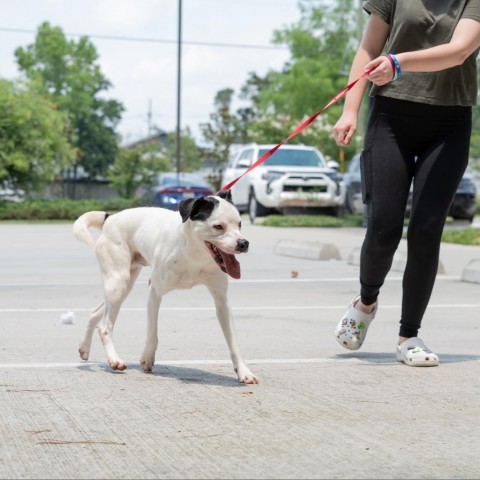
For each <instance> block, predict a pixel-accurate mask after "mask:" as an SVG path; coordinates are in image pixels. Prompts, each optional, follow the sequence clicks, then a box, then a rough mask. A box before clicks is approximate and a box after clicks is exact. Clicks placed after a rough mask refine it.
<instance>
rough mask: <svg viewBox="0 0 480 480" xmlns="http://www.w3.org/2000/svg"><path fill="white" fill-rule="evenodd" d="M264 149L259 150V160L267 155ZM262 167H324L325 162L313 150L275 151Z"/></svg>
mask: <svg viewBox="0 0 480 480" xmlns="http://www.w3.org/2000/svg"><path fill="white" fill-rule="evenodd" d="M267 152H268V150H267V149H266V148H265V149H263V148H261V149H259V152H258V153H259V158H260V157H261V156H262V155H264V154H265V153H267ZM264 165H269V166H287V165H288V166H296V167H326V164H325V161H324V160H323V158H322V157H320V155H319V154H318V153H317V152H316V151H315V150H303V149H298V150H295V149H284V150H282V149H281V148H280V149H279V150H277V151H276V152H275V153H274V154H273V155H272V156H271V157H269V158H267V160H265V163H264Z"/></svg>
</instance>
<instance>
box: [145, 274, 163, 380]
mask: <svg viewBox="0 0 480 480" xmlns="http://www.w3.org/2000/svg"><path fill="white" fill-rule="evenodd" d="M161 301H162V294H161V293H160V292H158V291H157V290H156V289H155V287H154V286H153V284H152V283H151V282H150V286H149V296H148V304H147V339H146V341H145V348H144V349H143V353H142V356H141V357H140V365H141V366H142V368H143V370H144V371H145V372H151V371H152V368H153V365H154V364H155V352H156V350H157V345H158V310H159V309H160V302H161Z"/></svg>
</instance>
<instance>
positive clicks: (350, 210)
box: [345, 190, 355, 214]
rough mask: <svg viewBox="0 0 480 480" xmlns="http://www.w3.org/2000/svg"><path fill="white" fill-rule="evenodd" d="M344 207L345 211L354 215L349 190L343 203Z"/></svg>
mask: <svg viewBox="0 0 480 480" xmlns="http://www.w3.org/2000/svg"><path fill="white" fill-rule="evenodd" d="M345 206H346V209H345V210H346V211H347V212H348V213H351V214H354V213H355V207H354V205H353V198H352V193H351V192H350V190H347V200H346V202H345Z"/></svg>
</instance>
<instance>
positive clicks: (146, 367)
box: [140, 355, 155, 373]
mask: <svg viewBox="0 0 480 480" xmlns="http://www.w3.org/2000/svg"><path fill="white" fill-rule="evenodd" d="M140 365H141V366H142V369H143V371H144V372H145V373H152V369H153V366H154V365H155V357H154V356H150V355H142V356H141V357H140Z"/></svg>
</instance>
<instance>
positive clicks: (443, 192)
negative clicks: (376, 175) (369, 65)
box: [399, 110, 471, 343]
mask: <svg viewBox="0 0 480 480" xmlns="http://www.w3.org/2000/svg"><path fill="white" fill-rule="evenodd" d="M431 127H432V128H431V130H433V129H437V132H438V137H439V138H440V139H439V140H435V141H434V142H432V144H431V146H429V147H428V148H427V149H426V150H425V151H424V152H422V153H421V154H420V155H419V157H418V160H417V163H416V166H415V181H414V190H413V203H412V212H411V217H410V222H409V226H408V236H407V238H408V259H407V264H406V268H405V273H404V277H403V300H402V317H401V320H400V331H399V336H400V343H402V342H403V341H404V340H405V339H407V338H410V337H416V336H417V334H418V330H419V329H420V326H421V322H422V318H423V315H424V313H425V310H426V308H427V304H428V302H429V300H430V296H431V293H432V290H433V285H434V282H435V278H436V275H437V270H438V260H439V252H440V242H441V237H442V232H443V227H444V224H445V220H446V218H447V215H448V212H449V209H450V205H451V203H452V201H453V198H454V195H455V192H456V189H457V187H458V184H459V182H460V180H461V178H462V175H463V173H464V171H465V169H466V167H467V164H468V154H469V139H470V132H471V117H470V115H469V111H468V110H466V111H464V113H463V114H462V115H456V116H453V115H448V118H443V119H441V118H440V119H439V122H437V125H435V119H433V118H432V119H431Z"/></svg>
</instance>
